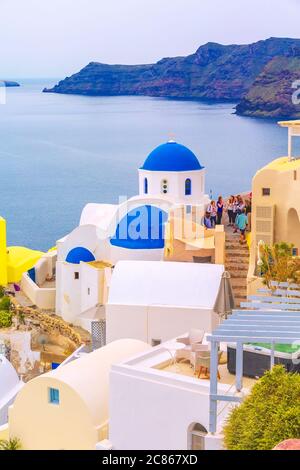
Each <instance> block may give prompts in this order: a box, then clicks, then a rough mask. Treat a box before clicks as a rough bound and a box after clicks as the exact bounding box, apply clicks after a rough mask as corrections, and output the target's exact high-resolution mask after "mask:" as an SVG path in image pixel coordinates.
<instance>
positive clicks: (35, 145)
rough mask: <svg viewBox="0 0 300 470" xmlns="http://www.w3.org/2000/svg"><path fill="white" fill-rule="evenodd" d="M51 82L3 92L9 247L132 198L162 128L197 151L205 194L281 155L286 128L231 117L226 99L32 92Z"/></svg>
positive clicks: (229, 189)
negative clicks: (91, 207) (91, 206)
mask: <svg viewBox="0 0 300 470" xmlns="http://www.w3.org/2000/svg"><path fill="white" fill-rule="evenodd" d="M51 85H52V83H51V81H44V82H37V81H36V82H26V83H24V84H23V86H22V87H21V88H10V89H8V90H7V104H6V105H0V159H1V171H0V214H1V215H2V216H4V217H5V218H6V219H7V222H8V241H9V244H10V245H26V246H29V247H31V248H36V249H43V250H45V249H48V248H49V247H51V246H53V245H54V244H55V241H56V240H57V239H58V238H60V237H62V236H63V235H65V234H66V233H68V232H69V231H70V230H71V229H72V228H74V227H75V226H76V225H77V224H78V222H79V217H80V213H81V210H82V208H83V206H84V205H85V204H86V203H88V202H106V203H115V202H118V197H119V195H123V196H124V195H126V196H132V195H135V194H137V191H138V178H137V168H138V167H139V166H140V165H141V164H142V163H143V161H144V159H145V158H146V156H147V155H148V153H149V152H150V151H151V150H152V149H153V148H154V147H156V146H157V145H159V144H161V143H163V142H165V141H167V140H168V139H169V136H170V133H174V134H175V136H176V140H177V141H178V142H180V143H183V144H185V145H187V146H189V147H190V148H191V149H192V150H193V151H194V152H195V153H196V154H197V155H198V156H199V159H200V161H201V163H202V164H204V165H205V167H206V168H207V180H206V189H207V192H209V190H212V191H213V194H214V196H217V195H219V194H224V195H228V194H229V193H238V192H241V191H245V190H248V189H249V188H250V183H251V177H252V175H253V174H254V172H255V171H256V170H257V169H258V168H260V167H261V166H262V165H264V164H265V163H266V162H268V161H269V160H271V159H273V158H274V157H276V156H280V155H281V154H285V153H286V146H287V138H286V131H285V130H283V129H280V128H279V127H278V126H276V125H275V124H274V123H270V122H265V121H261V120H254V119H249V118H241V117H237V116H235V115H233V114H232V112H233V110H232V107H233V105H232V106H231V105H208V104H202V103H199V102H193V101H171V100H164V99H154V98H140V97H121V98H119V97H112V98H91V97H81V96H65V95H56V94H46V93H41V90H42V89H43V87H44V86H51Z"/></svg>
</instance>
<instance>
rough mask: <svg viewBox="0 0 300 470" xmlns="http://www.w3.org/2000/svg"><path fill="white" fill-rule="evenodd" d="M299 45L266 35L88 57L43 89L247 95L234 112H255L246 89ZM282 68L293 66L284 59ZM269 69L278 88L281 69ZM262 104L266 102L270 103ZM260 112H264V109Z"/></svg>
mask: <svg viewBox="0 0 300 470" xmlns="http://www.w3.org/2000/svg"><path fill="white" fill-rule="evenodd" d="M299 51H300V40H299V39H284V38H283V39H280V38H270V39H268V40H265V41H259V42H257V43H254V44H249V45H229V46H224V45H221V44H216V43H207V44H205V45H204V46H201V47H200V48H199V49H198V50H197V51H196V53H195V54H192V55H190V56H187V57H175V58H166V59H162V60H160V61H159V62H157V63H156V64H150V65H136V66H135V65H106V64H101V63H97V62H91V63H90V64H88V65H87V66H86V67H84V68H83V69H82V70H81V71H80V72H79V73H76V74H75V75H72V76H71V77H67V78H66V79H65V80H62V81H61V82H59V83H58V84H57V85H56V86H55V87H54V88H52V89H45V90H44V91H45V92H54V93H68V94H80V95H91V96H120V95H146V96H158V97H168V98H185V99H201V100H210V101H231V102H239V101H241V100H243V99H244V98H245V97H247V98H245V100H246V101H243V105H241V106H240V107H238V113H239V114H243V113H245V114H247V115H255V113H256V111H257V110H256V108H255V104H254V103H252V96H251V95H250V93H251V91H252V86H254V87H255V89H256V90H257V91H258V90H259V88H260V87H258V86H257V80H259V78H261V77H262V76H263V75H264V73H266V71H267V70H268V67H271V66H272V65H271V64H272V63H273V62H274V63H276V59H280V61H281V62H282V63H287V64H290V63H291V62H292V61H294V60H297V59H298V57H299V58H300V52H299ZM288 68H294V66H292V65H288ZM275 69H276V67H275V68H274V71H273V75H274V77H273V78H274V83H275V84H276V87H280V88H281V72H280V73H279V75H278V76H276V70H275ZM277 69H278V67H277ZM299 75H300V74H299ZM276 78H277V80H275V79H276ZM299 78H300V77H299ZM287 80H288V78H287ZM280 94H281V93H280ZM256 101H257V100H256ZM263 101H264V100H263ZM252 104H253V108H252V107H251V106H252ZM267 104H269V105H270V106H271V103H267ZM287 111H288V112H290V110H287ZM292 111H293V110H292ZM265 115H266V116H268V112H266V113H265Z"/></svg>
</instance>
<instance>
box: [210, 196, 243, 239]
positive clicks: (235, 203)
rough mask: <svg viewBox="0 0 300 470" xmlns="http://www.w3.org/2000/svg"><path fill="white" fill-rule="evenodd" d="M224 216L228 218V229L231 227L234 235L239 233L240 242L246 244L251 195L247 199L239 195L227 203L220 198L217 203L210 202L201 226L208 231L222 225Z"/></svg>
mask: <svg viewBox="0 0 300 470" xmlns="http://www.w3.org/2000/svg"><path fill="white" fill-rule="evenodd" d="M224 214H227V217H228V224H227V225H228V227H233V229H234V230H233V231H234V233H237V232H240V242H241V243H246V229H247V227H248V226H249V224H250V214H251V194H250V195H249V198H248V199H244V198H243V197H242V196H241V195H238V196H230V198H229V199H228V200H227V201H224V200H223V197H222V196H220V197H219V198H218V200H217V201H211V203H210V204H209V206H208V207H207V209H206V213H205V215H204V218H203V225H204V226H205V227H206V228H208V229H213V228H215V226H216V225H221V224H222V223H223V218H224Z"/></svg>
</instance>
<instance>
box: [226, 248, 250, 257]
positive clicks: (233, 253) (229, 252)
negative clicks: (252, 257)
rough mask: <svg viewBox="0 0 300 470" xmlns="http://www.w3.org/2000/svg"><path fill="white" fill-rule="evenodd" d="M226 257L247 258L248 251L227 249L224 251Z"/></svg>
mask: <svg viewBox="0 0 300 470" xmlns="http://www.w3.org/2000/svg"><path fill="white" fill-rule="evenodd" d="M226 256H227V257H228V256H230V257H231V256H232V257H240V258H249V251H248V250H246V251H244V250H241V249H240V248H239V249H236V250H235V249H232V248H230V249H228V250H226Z"/></svg>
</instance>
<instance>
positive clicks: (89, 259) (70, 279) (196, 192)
mask: <svg viewBox="0 0 300 470" xmlns="http://www.w3.org/2000/svg"><path fill="white" fill-rule="evenodd" d="M138 172H139V194H138V195H137V196H135V197H132V198H131V199H129V200H127V201H125V202H124V203H122V204H120V205H113V204H87V205H86V206H85V208H84V209H83V211H82V214H81V219H80V224H79V226H78V227H77V228H75V230H73V231H72V232H71V233H70V234H69V235H67V236H66V237H64V238H63V239H62V240H60V241H58V243H57V247H58V252H57V295H56V299H57V309H56V310H57V313H59V314H61V315H62V316H63V318H65V320H67V321H71V322H74V323H76V317H77V316H78V315H80V314H81V313H82V312H83V311H85V310H87V309H88V308H89V307H93V306H94V305H95V303H97V302H98V303H101V302H100V299H101V296H100V295H99V291H98V290H97V289H96V291H95V286H97V285H98V286H99V280H98V279H99V276H100V275H99V272H98V271H99V269H100V270H101V269H102V268H101V267H100V268H99V266H102V265H99V261H105V263H109V264H111V265H112V266H113V265H115V264H116V263H117V262H118V261H120V260H143V261H159V260H163V259H164V253H165V245H166V226H167V223H168V221H169V220H170V215H171V216H172V217H171V218H173V219H175V218H176V220H180V221H181V219H182V220H183V223H185V220H186V218H187V217H188V218H189V220H191V218H192V219H193V216H194V214H195V213H196V211H197V210H198V215H199V212H200V214H201V216H202V215H203V212H204V208H205V205H206V204H207V203H208V202H209V199H208V196H206V195H205V168H204V167H203V166H202V165H201V163H200V162H199V160H198V158H197V157H196V155H195V154H194V153H193V152H192V151H191V150H190V149H188V148H187V147H185V146H184V145H181V144H178V143H176V142H174V141H169V142H167V143H165V144H163V145H160V146H159V147H157V148H156V149H154V150H153V151H152V152H151V153H150V154H149V155H148V157H147V158H146V160H145V161H144V163H143V165H142V166H141V167H140V168H139V170H138ZM180 224H181V222H180ZM182 225H183V224H182ZM100 277H101V276H100ZM101 282H102V281H101Z"/></svg>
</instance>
